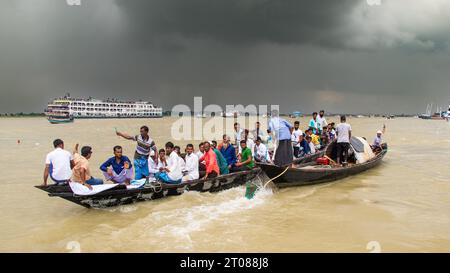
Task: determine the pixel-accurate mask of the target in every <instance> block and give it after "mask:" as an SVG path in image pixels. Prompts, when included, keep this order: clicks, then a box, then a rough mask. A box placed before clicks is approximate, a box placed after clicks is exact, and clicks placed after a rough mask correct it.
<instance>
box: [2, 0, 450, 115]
mask: <svg viewBox="0 0 450 273" xmlns="http://www.w3.org/2000/svg"><path fill="white" fill-rule="evenodd" d="M0 2H1V7H2V8H1V9H0V41H1V42H0V112H17V111H26V112H29V111H42V109H43V108H44V107H45V105H46V103H47V101H48V100H50V99H51V98H53V97H57V96H60V95H62V94H64V93H65V92H66V91H69V92H71V94H72V95H74V96H79V97H81V96H84V97H87V96H92V97H97V98H108V97H116V98H121V99H149V98H150V99H151V100H153V101H154V102H156V103H157V104H160V105H162V106H163V107H164V108H166V109H167V108H170V107H172V105H174V104H178V103H186V104H192V101H193V98H192V97H193V96H203V97H204V102H205V103H217V104H221V105H224V104H280V105H281V107H282V109H284V110H285V111H292V110H296V109H300V110H303V111H306V112H309V111H311V110H313V109H315V110H317V108H326V109H328V110H330V111H336V112H339V111H347V112H362V111H369V112H407V113H414V112H418V111H423V108H424V106H425V105H426V104H427V103H429V102H431V101H434V102H436V101H442V102H443V103H444V102H445V101H447V100H448V99H449V98H448V91H447V90H448V89H447V87H448V86H449V85H450V79H449V77H448V75H449V74H450V61H449V55H448V53H449V52H450V50H449V48H448V45H449V44H450V42H449V41H450V37H449V33H450V29H449V28H450V27H449V25H448V17H449V16H450V3H449V2H447V1H445V0H435V1H433V2H432V3H431V1H427V0H417V1H414V4H413V5H412V4H410V5H405V4H404V3H405V1H402V0H397V1H395V0H390V1H382V5H381V6H369V5H367V3H366V1H365V0H361V1H359V0H355V1H349V0H342V1H341V0H340V1H334V0H332V1H331V0H330V1H293V0H292V1H291V0H284V1H281V0H280V1H272V0H259V1H257V0H239V1H238V0H226V1H225V0H224V1H218V0H217V1H216V0H208V1H206V0H205V1H199V0H157V1H156V0H153V1H152V0H147V1H145V0H120V1H119V0H104V1H103V0H102V1H93V0H81V3H82V5H81V6H77V7H71V6H68V5H66V4H65V1H62V0H61V1H56V0H40V1H39V2H37V1H31V0H0ZM422 14H427V16H422Z"/></svg>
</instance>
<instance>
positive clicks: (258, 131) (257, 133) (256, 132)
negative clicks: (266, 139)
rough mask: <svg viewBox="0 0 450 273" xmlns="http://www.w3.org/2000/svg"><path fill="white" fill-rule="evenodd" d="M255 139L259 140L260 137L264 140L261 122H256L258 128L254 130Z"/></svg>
mask: <svg viewBox="0 0 450 273" xmlns="http://www.w3.org/2000/svg"><path fill="white" fill-rule="evenodd" d="M252 134H253V139H257V138H258V137H260V138H261V140H262V139H263V136H264V132H263V130H261V123H260V122H259V121H257V122H256V128H255V129H254V130H252Z"/></svg>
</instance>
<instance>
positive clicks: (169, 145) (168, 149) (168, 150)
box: [165, 141, 175, 155]
mask: <svg viewBox="0 0 450 273" xmlns="http://www.w3.org/2000/svg"><path fill="white" fill-rule="evenodd" d="M165 147H166V155H170V154H171V153H172V152H173V150H174V148H175V145H173V143H172V142H170V141H169V142H167V143H166V146H165Z"/></svg>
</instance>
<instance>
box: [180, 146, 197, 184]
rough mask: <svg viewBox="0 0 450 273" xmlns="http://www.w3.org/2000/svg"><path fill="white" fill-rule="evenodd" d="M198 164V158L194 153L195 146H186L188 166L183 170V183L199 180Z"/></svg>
mask: <svg viewBox="0 0 450 273" xmlns="http://www.w3.org/2000/svg"><path fill="white" fill-rule="evenodd" d="M198 164H199V163H198V157H197V155H196V154H195V153H194V145H192V144H188V145H187V146H186V165H185V167H184V170H183V173H184V176H183V182H185V181H192V180H196V179H199V177H200V175H199V172H198Z"/></svg>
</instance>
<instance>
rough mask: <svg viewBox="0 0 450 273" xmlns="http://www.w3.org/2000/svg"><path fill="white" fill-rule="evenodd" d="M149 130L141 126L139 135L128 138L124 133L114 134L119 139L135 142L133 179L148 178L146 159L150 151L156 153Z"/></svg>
mask: <svg viewBox="0 0 450 273" xmlns="http://www.w3.org/2000/svg"><path fill="white" fill-rule="evenodd" d="M148 132H149V129H148V127H147V126H142V127H141V129H140V134H139V135H136V136H130V135H128V134H126V133H121V132H116V134H117V135H118V136H120V137H123V138H125V139H128V140H133V141H136V142H137V145H136V151H135V153H134V169H135V175H134V179H136V180H139V179H142V178H145V177H148V176H149V169H148V157H149V155H150V151H151V150H153V151H155V153H157V151H158V150H157V148H156V145H155V142H154V141H153V139H152V138H151V137H150V136H149V134H148Z"/></svg>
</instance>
